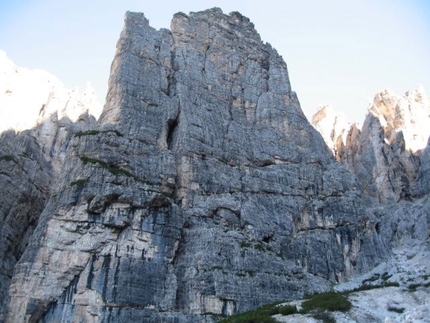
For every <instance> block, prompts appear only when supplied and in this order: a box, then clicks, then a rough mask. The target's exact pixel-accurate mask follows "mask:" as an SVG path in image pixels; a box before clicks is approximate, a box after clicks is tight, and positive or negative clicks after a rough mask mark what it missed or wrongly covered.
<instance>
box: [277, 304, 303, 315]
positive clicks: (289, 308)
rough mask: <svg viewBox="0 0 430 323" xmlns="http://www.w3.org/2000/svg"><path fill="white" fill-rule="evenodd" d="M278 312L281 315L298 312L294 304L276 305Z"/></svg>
mask: <svg viewBox="0 0 430 323" xmlns="http://www.w3.org/2000/svg"><path fill="white" fill-rule="evenodd" d="M278 313H279V314H282V315H291V314H296V313H298V310H297V307H296V306H294V305H284V306H279V307H278Z"/></svg>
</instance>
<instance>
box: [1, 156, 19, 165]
mask: <svg viewBox="0 0 430 323" xmlns="http://www.w3.org/2000/svg"><path fill="white" fill-rule="evenodd" d="M2 160H4V161H7V162H8V161H11V162H14V163H15V164H18V161H17V160H16V159H15V157H14V156H13V155H3V156H0V161H2Z"/></svg>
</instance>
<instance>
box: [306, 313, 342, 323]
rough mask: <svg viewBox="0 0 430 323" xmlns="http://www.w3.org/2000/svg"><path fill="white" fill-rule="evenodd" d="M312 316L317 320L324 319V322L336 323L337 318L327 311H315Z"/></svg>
mask: <svg viewBox="0 0 430 323" xmlns="http://www.w3.org/2000/svg"><path fill="white" fill-rule="evenodd" d="M312 317H313V318H314V319H316V320H320V321H323V322H324V323H336V320H335V319H334V318H333V316H331V315H330V313H327V312H315V313H313V314H312Z"/></svg>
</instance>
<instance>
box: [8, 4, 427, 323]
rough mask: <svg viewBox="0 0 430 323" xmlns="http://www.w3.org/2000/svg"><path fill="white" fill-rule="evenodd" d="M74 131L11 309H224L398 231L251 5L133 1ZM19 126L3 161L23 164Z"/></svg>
mask: <svg viewBox="0 0 430 323" xmlns="http://www.w3.org/2000/svg"><path fill="white" fill-rule="evenodd" d="M67 131H68V132H67V133H69V134H70V135H68V136H66V138H68V139H67V141H65V142H66V145H65V146H62V147H64V149H63V150H62V151H63V152H64V158H63V159H62V164H61V168H60V169H59V171H58V173H56V176H55V177H54V178H53V177H49V180H51V182H50V183H52V185H48V186H44V187H45V189H43V190H41V191H40V192H38V193H37V194H38V195H35V198H34V200H29V199H25V198H21V199H20V200H19V203H21V205H22V207H23V208H24V207H26V212H25V213H22V214H20V217H23V218H28V217H29V216H31V217H32V219H33V220H32V222H31V224H32V225H34V226H35V229H34V232H33V231H31V233H29V234H28V235H22V238H21V239H23V241H22V242H21V243H22V244H23V245H22V246H21V248H19V249H14V248H15V247H16V245H17V244H18V241H17V237H16V236H11V238H10V239H9V240H7V241H4V242H3V246H2V248H6V247H7V248H9V249H12V250H14V252H15V259H16V260H15V263H14V262H13V261H9V263H8V264H9V267H8V268H6V269H5V270H4V273H5V275H6V276H7V277H12V278H11V279H10V278H9V280H8V283H7V285H9V286H6V285H3V286H2V288H3V290H2V293H4V295H6V294H7V298H6V301H5V304H4V307H3V315H4V317H5V320H6V322H75V321H76V322H78V321H79V322H81V321H82V322H93V321H94V322H125V321H127V322H142V321H144V322H172V323H173V322H175V323H185V322H215V321H217V320H219V319H220V317H222V316H229V315H232V314H235V313H239V312H243V311H247V310H250V309H254V308H255V307H257V306H259V305H262V304H265V303H270V302H275V301H279V300H283V299H298V298H302V297H303V296H304V295H305V294H306V293H307V294H309V293H315V292H322V291H327V290H329V289H330V286H331V285H332V284H333V283H341V282H344V281H346V280H348V279H349V278H350V277H352V276H354V275H358V274H362V273H366V272H367V271H369V270H371V269H372V268H374V267H375V266H377V265H378V264H379V263H381V262H382V261H384V260H386V259H388V258H389V257H390V256H391V254H392V253H391V248H392V245H390V243H395V241H397V240H395V239H392V234H390V233H389V232H388V231H387V230H385V227H386V226H385V224H384V223H385V222H384V221H386V222H387V223H388V222H389V219H388V220H386V219H387V216H386V214H385V213H384V211H383V210H382V211H381V210H379V209H378V207H379V204H377V203H376V202H375V199H374V198H373V197H372V196H369V195H366V194H365V192H364V191H363V187H362V183H361V182H360V180H358V179H357V177H356V176H355V175H354V174H353V172H351V171H350V170H348V168H347V167H346V166H345V165H343V164H342V163H339V162H337V161H336V159H335V158H334V157H333V155H332V152H331V151H330V149H329V148H328V147H327V146H326V144H325V143H324V140H323V138H322V136H321V135H320V134H319V133H318V132H317V131H316V130H315V129H314V128H313V127H312V126H311V124H310V123H309V122H308V121H307V120H306V118H305V116H304V114H303V112H302V110H301V108H300V104H299V101H298V99H297V96H296V94H295V92H293V91H292V89H291V85H290V81H289V76H288V70H287V66H286V64H285V62H284V61H283V59H282V58H281V57H280V56H279V54H278V53H277V52H276V50H275V49H273V48H272V47H271V46H270V45H269V44H267V43H263V42H262V41H261V39H260V36H259V34H258V33H257V32H256V30H255V29H254V25H253V24H252V23H251V22H250V21H249V19H248V18H246V17H244V16H242V15H241V14H240V13H238V12H233V13H230V14H229V15H226V14H223V12H222V11H221V10H220V9H218V8H213V9H209V10H206V11H202V12H195V13H193V12H192V13H189V14H188V15H186V14H184V13H177V14H175V15H174V17H173V20H172V23H171V30H167V29H161V30H159V31H157V30H155V29H153V28H152V27H151V26H149V23H148V20H147V19H146V18H145V16H144V15H143V14H142V13H133V12H127V13H126V15H125V25H124V29H123V31H122V33H121V36H120V39H119V41H118V44H117V51H116V54H115V57H114V60H113V63H112V67H111V75H110V78H109V90H108V95H107V100H106V104H105V106H104V109H103V112H102V114H101V116H100V118H99V120H98V121H97V123H93V122H87V123H85V124H83V123H81V124H80V128H78V127H77V125H76V123H73V122H71V123H69V127H68V128H67ZM15 136H16V134H15V133H12V134H10V133H3V134H2V137H1V138H2V142H1V144H2V145H4V146H5V145H6V143H7V144H8V145H10V146H11V147H15V148H14V149H15V150H14V151H12V152H11V153H9V154H8V155H5V156H9V157H4V156H3V157H0V166H1V169H2V170H3V169H4V168H6V167H8V166H10V165H13V164H15V165H18V166H21V165H23V163H24V161H21V159H17V158H18V157H17V156H18V155H19V154H20V152H19V149H18V148H16V146H14V145H13V143H11V140H12V142H13V140H15V139H14V138H16V137H15ZM37 136H38V135H37V134H36V135H34V136H33V138H35V140H36V142H37V140H38V138H39V137H37ZM37 149H38V148H37V147H34V150H33V151H36V152H37V151H38V150H37ZM40 154H41V153H40ZM21 155H23V153H21ZM42 155H43V154H42ZM34 156H36V153H34V154H33V156H31V157H32V158H33V159H34V158H35V157H34ZM44 162H46V163H45V164H46V171H45V172H46V173H47V174H52V173H50V168H49V166H50V162H51V161H50V160H49V159H47V158H45V159H44ZM45 164H44V165H45ZM18 166H16V167H18ZM17 169H18V168H17ZM17 172H18V170H17ZM21 173H23V172H21ZM21 173H19V172H18V173H17V174H18V175H19V174H21ZM24 173H25V172H24ZM0 174H1V175H0V180H1V181H2V183H3V185H2V186H4V187H6V188H7V189H10V190H12V191H17V188H15V187H14V182H13V181H12V180H11V179H10V178H11V175H10V174H9V173H7V172H3V171H2V172H1V173H0ZM18 175H16V176H18ZM20 176H21V175H20ZM22 176H24V175H22ZM35 189H37V188H35ZM14 198H17V197H15V196H14ZM35 200H37V201H39V202H40V203H39V204H40V205H39V206H40V207H39V208H38V209H37V210H34V211H33V210H32V209H31V208H29V207H28V206H29V205H32V203H33V202H34V201H35ZM17 202H18V201H17ZM375 208H376V209H378V210H379V211H375ZM2 212H3V213H2V217H0V219H1V221H2V222H3V223H6V224H7V225H8V226H10V227H11V228H15V227H17V226H22V224H21V223H22V221H21V222H19V221H17V218H16V216H15V217H14V215H15V214H14V213H13V212H11V211H9V210H5V209H4V208H3V209H2ZM3 214H5V215H7V216H4V215H3ZM420 214H421V213H420ZM417 217H418V216H417ZM418 218H419V219H421V220H422V216H421V217H418ZM417 221H418V220H417ZM36 223H37V225H36ZM27 225H28V224H27ZM416 238H419V239H424V238H423V237H422V236H419V237H418V236H417V235H416ZM18 259H19V261H18ZM16 261H18V262H16ZM12 269H13V274H12ZM9 282H10V284H9ZM7 288H8V289H7ZM6 290H8V291H7V292H6Z"/></svg>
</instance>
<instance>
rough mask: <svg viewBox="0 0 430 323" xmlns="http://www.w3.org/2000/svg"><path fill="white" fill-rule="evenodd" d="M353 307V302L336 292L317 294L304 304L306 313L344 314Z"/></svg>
mask: <svg viewBox="0 0 430 323" xmlns="http://www.w3.org/2000/svg"><path fill="white" fill-rule="evenodd" d="M351 306H352V305H351V302H350V301H349V300H348V299H347V298H346V297H345V296H344V295H342V294H339V293H335V292H326V293H321V294H315V295H313V296H312V297H311V298H309V299H307V300H306V301H304V302H303V304H302V308H303V312H304V313H309V312H310V311H313V310H323V311H325V310H327V311H343V312H344V311H348V310H350V309H351Z"/></svg>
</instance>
